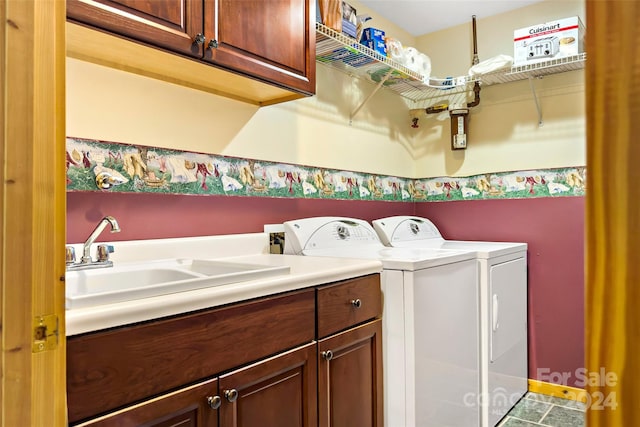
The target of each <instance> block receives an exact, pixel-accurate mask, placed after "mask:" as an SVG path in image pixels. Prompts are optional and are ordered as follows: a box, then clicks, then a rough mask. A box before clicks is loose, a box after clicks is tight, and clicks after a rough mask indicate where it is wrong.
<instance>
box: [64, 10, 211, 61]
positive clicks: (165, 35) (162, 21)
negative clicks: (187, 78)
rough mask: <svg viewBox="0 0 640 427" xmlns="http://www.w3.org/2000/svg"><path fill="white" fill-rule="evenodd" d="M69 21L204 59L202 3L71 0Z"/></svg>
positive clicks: (68, 13) (68, 14)
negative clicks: (199, 41)
mask: <svg viewBox="0 0 640 427" xmlns="http://www.w3.org/2000/svg"><path fill="white" fill-rule="evenodd" d="M67 18H68V19H69V20H72V21H77V22H80V23H83V24H87V25H90V26H92V27H96V28H100V29H103V30H105V31H108V32H111V33H114V34H118V35H121V36H124V37H127V38H130V39H133V40H136V41H140V42H144V43H147V44H150V45H153V46H157V47H160V48H164V49H167V50H171V51H173V52H179V53H182V54H186V55H189V56H194V57H198V58H201V57H202V52H203V44H200V45H198V44H196V43H194V40H195V38H196V35H197V34H199V33H202V0H162V1H159V0H152V1H149V0H67Z"/></svg>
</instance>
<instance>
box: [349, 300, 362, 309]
mask: <svg viewBox="0 0 640 427" xmlns="http://www.w3.org/2000/svg"><path fill="white" fill-rule="evenodd" d="M351 305H352V306H353V307H354V308H360V307H362V301H360V298H356V299H352V300H351Z"/></svg>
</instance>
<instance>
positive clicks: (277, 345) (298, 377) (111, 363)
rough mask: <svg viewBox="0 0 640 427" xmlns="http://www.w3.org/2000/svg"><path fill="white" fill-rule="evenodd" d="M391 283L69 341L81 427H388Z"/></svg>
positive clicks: (339, 286) (74, 417)
mask: <svg viewBox="0 0 640 427" xmlns="http://www.w3.org/2000/svg"><path fill="white" fill-rule="evenodd" d="M381 311H382V309H381V293H380V278H379V275H377V274H375V275H370V276H364V277H359V278H355V279H351V280H345V281H341V282H336V283H331V284H327V285H324V286H319V287H316V288H307V289H303V290H300V291H293V292H288V293H284V294H278V295H274V296H269V297H264V298H259V299H255V300H251V301H246V302H240V303H237V304H230V305H228V306H224V307H219V308H212V309H209V310H203V311H199V312H195V313H186V314H184V315H180V316H174V317H170V318H165V319H158V320H154V321H151V322H146V323H142V324H137V325H129V326H124V327H120V328H114V329H111V330H105V331H97V332H93V333H89V334H84V335H80V336H74V337H69V339H68V340H67V401H68V414H69V425H71V426H76V427H77V426H92V427H97V426H99V427H112V426H113V427H116V426H117V427H138V426H146V427H169V426H180V427H218V426H219V427H318V426H320V427H329V426H331V427H342V426H344V427H382V423H383V418H382V410H383V402H382V398H383V397H382V341H381V340H382V338H381V337H382V329H381V320H380V316H381V314H382V313H381Z"/></svg>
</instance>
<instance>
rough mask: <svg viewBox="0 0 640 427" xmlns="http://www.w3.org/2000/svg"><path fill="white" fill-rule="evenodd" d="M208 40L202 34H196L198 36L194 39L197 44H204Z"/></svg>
mask: <svg viewBox="0 0 640 427" xmlns="http://www.w3.org/2000/svg"><path fill="white" fill-rule="evenodd" d="M206 40H207V38H206V37H205V36H204V34H202V33H198V34H196V36H195V37H194V38H193V42H194V43H195V44H203V43H204V42H205V41H206Z"/></svg>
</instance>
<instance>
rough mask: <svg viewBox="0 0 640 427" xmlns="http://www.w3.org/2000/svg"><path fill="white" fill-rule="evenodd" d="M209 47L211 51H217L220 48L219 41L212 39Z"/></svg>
mask: <svg viewBox="0 0 640 427" xmlns="http://www.w3.org/2000/svg"><path fill="white" fill-rule="evenodd" d="M207 47H208V48H209V49H217V48H218V40H216V39H211V40H210V41H209V44H208V45H207Z"/></svg>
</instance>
